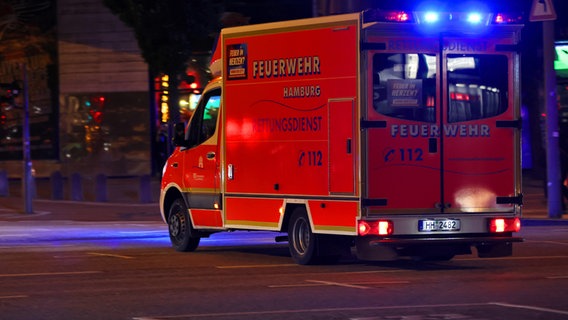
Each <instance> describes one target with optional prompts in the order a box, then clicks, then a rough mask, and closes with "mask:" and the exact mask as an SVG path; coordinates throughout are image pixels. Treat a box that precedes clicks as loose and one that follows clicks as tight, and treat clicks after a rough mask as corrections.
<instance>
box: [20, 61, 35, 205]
mask: <svg viewBox="0 0 568 320" xmlns="http://www.w3.org/2000/svg"><path fill="white" fill-rule="evenodd" d="M20 67H21V68H22V81H23V96H24V105H23V109H24V110H23V113H24V116H23V121H22V144H23V145H22V147H23V158H22V160H23V162H24V168H23V169H24V174H23V180H24V181H23V184H22V188H23V195H24V213H33V207H32V196H33V194H32V187H33V181H32V179H33V176H32V159H31V156H30V111H29V97H28V73H27V70H26V64H25V63H23V64H21V65H20Z"/></svg>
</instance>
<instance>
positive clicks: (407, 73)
mask: <svg viewBox="0 0 568 320" xmlns="http://www.w3.org/2000/svg"><path fill="white" fill-rule="evenodd" d="M373 108H374V109H375V110H376V111H377V112H379V113H381V114H383V115H386V116H389V117H394V118H400V119H408V120H415V121H422V122H436V56H435V55H433V54H432V55H429V54H418V53H377V54H375V55H374V56H373Z"/></svg>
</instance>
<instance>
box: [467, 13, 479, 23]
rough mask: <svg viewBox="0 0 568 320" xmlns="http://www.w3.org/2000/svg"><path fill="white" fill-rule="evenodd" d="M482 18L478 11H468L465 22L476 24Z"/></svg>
mask: <svg viewBox="0 0 568 320" xmlns="http://www.w3.org/2000/svg"><path fill="white" fill-rule="evenodd" d="M481 20H482V17H481V14H479V13H470V14H468V15H467V22H469V23H472V24H478V23H480V22H481Z"/></svg>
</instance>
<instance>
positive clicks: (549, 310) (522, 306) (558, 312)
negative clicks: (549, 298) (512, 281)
mask: <svg viewBox="0 0 568 320" xmlns="http://www.w3.org/2000/svg"><path fill="white" fill-rule="evenodd" d="M489 304H493V305H497V306H501V307H507V308H517V309H528V310H535V311H542V312H548V313H556V314H562V315H567V316H568V311H563V310H556V309H549V308H541V307H533V306H525V305H519V304H510V303H502V302H490V303H489Z"/></svg>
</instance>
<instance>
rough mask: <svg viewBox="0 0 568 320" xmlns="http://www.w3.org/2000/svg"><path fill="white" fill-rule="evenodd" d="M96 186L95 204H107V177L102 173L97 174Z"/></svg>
mask: <svg viewBox="0 0 568 320" xmlns="http://www.w3.org/2000/svg"><path fill="white" fill-rule="evenodd" d="M96 179H97V184H96V190H95V194H96V195H95V197H96V201H97V202H107V201H108V196H107V195H108V192H107V176H106V175H105V174H104V173H99V174H97V177H96Z"/></svg>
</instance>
